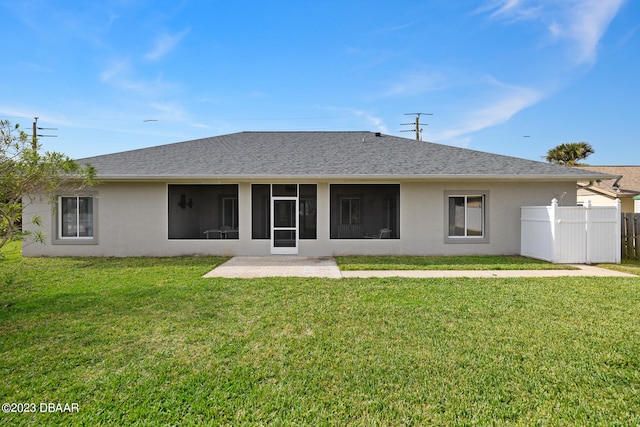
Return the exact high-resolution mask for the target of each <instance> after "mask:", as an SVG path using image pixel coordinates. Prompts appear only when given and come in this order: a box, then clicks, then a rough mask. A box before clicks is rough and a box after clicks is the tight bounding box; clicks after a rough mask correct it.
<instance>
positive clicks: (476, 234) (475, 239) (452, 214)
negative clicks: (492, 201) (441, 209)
mask: <svg viewBox="0 0 640 427" xmlns="http://www.w3.org/2000/svg"><path fill="white" fill-rule="evenodd" d="M488 200H489V196H488V192H486V191H482V192H457V191H456V192H454V191H447V192H445V221H446V224H445V230H446V231H445V243H488V241H489V229H488V221H487V212H488V205H489V203H488Z"/></svg>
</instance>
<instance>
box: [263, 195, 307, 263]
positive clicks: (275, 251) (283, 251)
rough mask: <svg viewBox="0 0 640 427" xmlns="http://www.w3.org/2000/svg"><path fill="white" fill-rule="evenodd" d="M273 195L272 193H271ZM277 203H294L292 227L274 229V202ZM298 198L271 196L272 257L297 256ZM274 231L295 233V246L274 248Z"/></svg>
mask: <svg viewBox="0 0 640 427" xmlns="http://www.w3.org/2000/svg"><path fill="white" fill-rule="evenodd" d="M272 194H273V193H272ZM279 201H292V202H295V208H294V209H295V210H294V212H293V221H294V227H276V226H275V210H274V206H275V204H276V202H279ZM299 203H300V202H299V197H298V196H295V197H294V196H273V195H272V196H271V205H270V209H271V254H272V255H297V254H298V245H299V236H298V234H299V233H298V225H299V224H298V222H299V221H298V216H299V215H300V214H299V209H300V206H299ZM276 231H293V232H294V233H295V244H294V246H292V247H291V246H285V247H283V246H276V244H275V241H276Z"/></svg>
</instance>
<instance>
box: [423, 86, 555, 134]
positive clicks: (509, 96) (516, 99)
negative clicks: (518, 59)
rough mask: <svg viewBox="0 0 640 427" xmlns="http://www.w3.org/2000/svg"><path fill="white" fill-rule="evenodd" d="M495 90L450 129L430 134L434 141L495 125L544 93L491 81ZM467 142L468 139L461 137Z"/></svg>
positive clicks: (530, 103)
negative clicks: (483, 102) (485, 101)
mask: <svg viewBox="0 0 640 427" xmlns="http://www.w3.org/2000/svg"><path fill="white" fill-rule="evenodd" d="M493 86H494V89H495V91H496V92H499V93H500V95H499V96H497V97H496V98H495V99H493V100H491V101H490V102H488V103H486V104H485V105H482V106H479V107H478V108H476V109H475V110H472V111H469V112H468V113H466V114H465V115H464V119H463V121H462V122H461V123H459V124H458V125H456V126H454V127H453V128H451V129H447V130H444V131H440V132H437V133H434V134H432V136H431V138H429V139H432V140H434V141H449V140H460V139H461V138H460V137H463V136H465V135H468V134H470V133H473V132H477V131H480V130H482V129H486V128H489V127H492V126H496V125H499V124H502V123H504V122H506V121H507V120H509V119H511V118H512V117H513V116H514V115H516V114H517V113H519V112H520V111H522V110H524V109H525V108H528V107H530V106H532V105H534V104H536V103H537V102H539V101H540V100H541V99H543V97H544V93H542V92H541V91H538V90H536V89H532V88H528V87H522V86H509V85H505V84H502V83H500V82H494V83H493ZM462 140H464V141H466V143H467V144H468V139H466V138H462Z"/></svg>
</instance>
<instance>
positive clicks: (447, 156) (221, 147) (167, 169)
mask: <svg viewBox="0 0 640 427" xmlns="http://www.w3.org/2000/svg"><path fill="white" fill-rule="evenodd" d="M78 161H79V162H81V163H91V164H92V165H93V166H94V167H96V169H97V171H98V178H99V179H164V178H167V179H172V178H173V179H175V178H212V179H223V178H241V177H242V178H248V179H251V178H294V177H297V178H341V179H345V178H347V177H352V178H367V179H371V178H373V179H375V178H381V179H382V178H384V179H394V178H396V179H400V178H402V179H411V178H416V179H430V178H431V179H514V178H521V179H562V180H569V179H572V180H577V179H594V178H597V177H602V176H601V175H599V174H597V173H595V172H592V171H587V170H581V169H575V168H570V167H564V166H556V165H551V164H548V163H542V162H536V161H532V160H525V159H519V158H514V157H508V156H502V155H497V154H490V153H484V152H480V151H473V150H468V149H464V148H458V147H452V146H447V145H441V144H434V143H429V142H420V141H416V140H413V139H407V138H399V137H395V136H390V135H384V134H383V135H380V136H376V133H373V132H240V133H234V134H229V135H221V136H215V137H210V138H203V139H197V140H193V141H185V142H179V143H175V144H168V145H161V146H156V147H150V148H143V149H139V150H133V151H126V152H121V153H115V154H107V155H103V156H96V157H90V158H85V159H79V160H78Z"/></svg>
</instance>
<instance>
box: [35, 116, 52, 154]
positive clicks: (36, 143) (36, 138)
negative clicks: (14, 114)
mask: <svg viewBox="0 0 640 427" xmlns="http://www.w3.org/2000/svg"><path fill="white" fill-rule="evenodd" d="M39 118H40V117H34V118H33V139H32V140H31V147H32V148H33V151H36V150H37V149H38V137H49V138H56V137H57V136H58V135H38V130H58V129H57V128H41V127H38V119H39Z"/></svg>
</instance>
